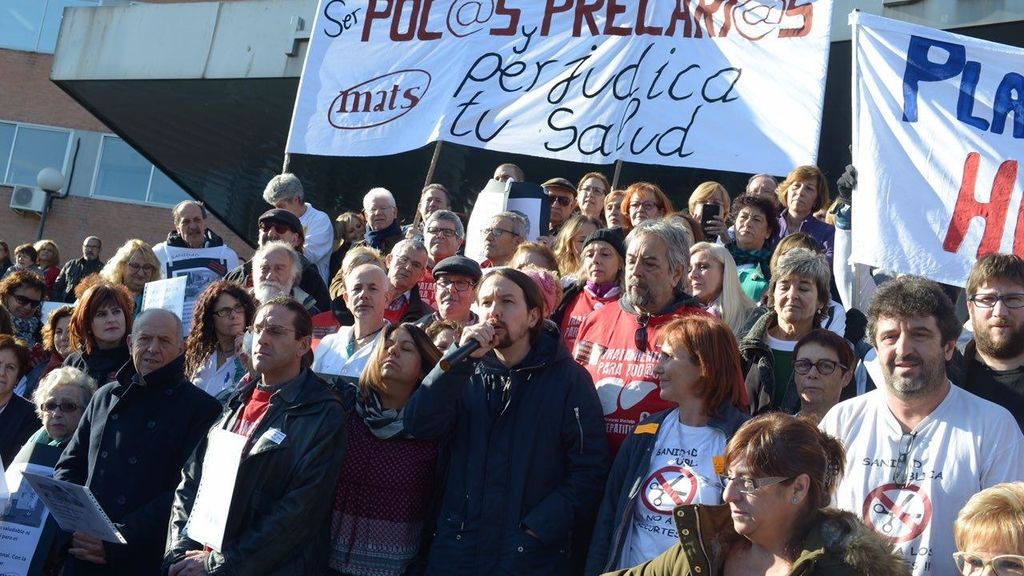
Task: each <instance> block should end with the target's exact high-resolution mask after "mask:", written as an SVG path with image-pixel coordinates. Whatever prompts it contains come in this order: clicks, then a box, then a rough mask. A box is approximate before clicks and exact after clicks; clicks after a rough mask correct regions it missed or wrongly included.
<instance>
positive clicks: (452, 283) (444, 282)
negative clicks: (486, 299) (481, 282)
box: [435, 278, 476, 292]
mask: <svg viewBox="0 0 1024 576" xmlns="http://www.w3.org/2000/svg"><path fill="white" fill-rule="evenodd" d="M435 284H436V285H437V287H438V288H440V289H442V290H452V289H454V290H455V291H456V292H467V291H469V290H471V289H472V288H473V287H474V286H476V283H475V282H473V281H472V280H450V279H448V278H439V279H438V280H437V282H435Z"/></svg>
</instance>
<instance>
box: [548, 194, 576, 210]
mask: <svg viewBox="0 0 1024 576" xmlns="http://www.w3.org/2000/svg"><path fill="white" fill-rule="evenodd" d="M548 200H550V201H551V205H552V206H554V205H555V204H558V205H559V206H561V207H562V208H565V207H566V206H568V205H569V204H572V198H569V197H568V196H548Z"/></svg>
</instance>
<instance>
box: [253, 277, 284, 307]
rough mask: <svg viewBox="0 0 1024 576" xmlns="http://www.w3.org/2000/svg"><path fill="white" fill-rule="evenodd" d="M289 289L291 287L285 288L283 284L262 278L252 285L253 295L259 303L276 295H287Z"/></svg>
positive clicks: (267, 300)
mask: <svg viewBox="0 0 1024 576" xmlns="http://www.w3.org/2000/svg"><path fill="white" fill-rule="evenodd" d="M291 291H292V290H291V287H289V288H288V289H287V290H285V287H284V286H282V285H281V284H278V283H277V282H273V281H271V280H264V281H262V282H260V283H259V284H256V285H254V286H253V287H252V295H253V297H254V298H256V301H257V302H259V303H261V304H262V303H265V302H269V301H270V300H271V299H273V298H276V297H278V296H289V295H290V294H291Z"/></svg>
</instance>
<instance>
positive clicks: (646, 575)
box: [609, 504, 910, 576]
mask: <svg viewBox="0 0 1024 576" xmlns="http://www.w3.org/2000/svg"><path fill="white" fill-rule="evenodd" d="M674 515H675V522H676V530H677V531H678V532H679V544H676V545H675V546H672V547H671V548H669V549H668V550H666V551H665V553H664V554H662V555H661V556H658V557H657V558H655V559H654V560H651V561H650V562H647V563H646V564H641V565H640V566H636V567H633V568H630V569H628V570H620V571H618V572H610V573H609V574H614V575H616V576H715V575H717V574H721V573H722V569H723V567H724V565H725V559H726V557H727V556H728V553H729V548H730V546H732V545H734V544H736V543H738V542H741V541H742V540H743V537H742V536H740V535H739V534H737V533H736V531H735V530H734V529H733V525H732V517H731V514H730V512H729V506H728V505H721V506H706V505H703V504H697V505H692V506H680V507H678V508H676V509H675V512H674ZM800 549H801V552H800V554H799V555H798V556H797V559H796V560H795V561H794V562H793V568H792V570H790V571H789V575H788V576H910V567H909V566H908V565H907V564H906V563H905V562H904V561H903V560H902V559H901V558H900V557H899V556H897V555H895V554H893V552H892V546H891V545H890V544H888V543H886V542H885V541H884V540H883V539H882V538H881V537H880V536H878V535H877V534H875V532H874V531H873V530H871V528H869V527H868V526H867V525H865V524H864V523H863V522H861V521H860V519H859V518H857V517H856V516H855V515H853V514H851V513H849V512H845V511H842V510H836V509H834V508H824V509H822V510H819V511H818V513H817V517H816V518H815V519H814V521H813V522H812V524H811V528H810V530H809V531H808V533H807V538H806V539H805V540H804V543H803V545H802V546H801V547H800Z"/></svg>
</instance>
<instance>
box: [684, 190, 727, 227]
mask: <svg viewBox="0 0 1024 576" xmlns="http://www.w3.org/2000/svg"><path fill="white" fill-rule="evenodd" d="M709 204H711V205H715V206H718V216H715V217H714V218H713V219H711V220H710V221H709V222H708V225H707V227H706V228H702V232H703V233H704V237H705V238H706V239H707V240H709V241H714V240H715V239H716V238H721V239H722V240H723V241H725V240H727V239H728V230H729V225H728V224H726V217H727V216H728V215H729V207H730V202H729V191H728V190H726V189H725V186H722V185H721V184H719V183H718V182H714V181H710V180H709V181H708V182H702V183H701V184H700V185H698V186H697V187H696V188H694V189H693V193H691V194H690V199H689V201H687V204H686V207H687V208H688V209H689V211H690V215H691V216H693V217H694V218H695V219H696V220H697V221H698V222H702V221H703V213H704V206H706V205H709Z"/></svg>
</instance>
